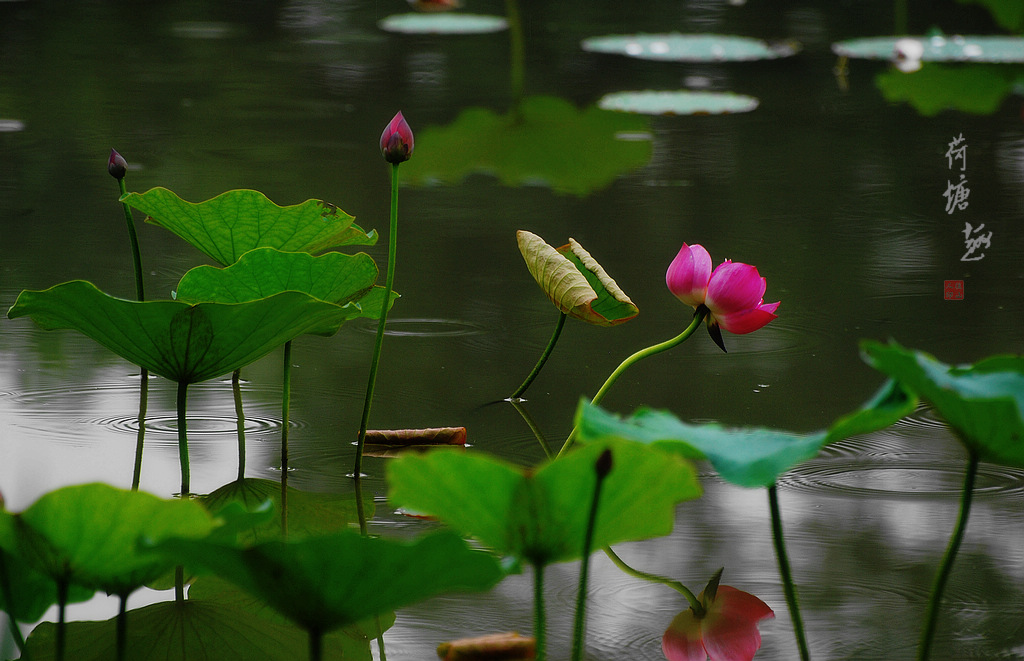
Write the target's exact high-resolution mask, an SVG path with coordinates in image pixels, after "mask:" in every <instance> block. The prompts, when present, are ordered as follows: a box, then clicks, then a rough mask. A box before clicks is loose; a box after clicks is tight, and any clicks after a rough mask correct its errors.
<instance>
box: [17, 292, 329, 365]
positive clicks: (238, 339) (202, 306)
mask: <svg viewBox="0 0 1024 661" xmlns="http://www.w3.org/2000/svg"><path fill="white" fill-rule="evenodd" d="M347 314H348V312H346V311H345V310H344V309H343V308H340V307H338V306H337V305H334V304H333V303H326V302H324V301H320V300H317V299H315V298H313V297H312V296H309V295H308V294H303V293H302V292H294V291H288V292H283V293H280V294H276V295H274V296H271V297H269V298H261V299H258V300H255V301H250V302H248V303H237V304H227V303H198V304H196V305H189V304H188V303H184V302H182V301H145V302H141V301H129V300H125V299H121V298H115V297H113V296H110V295H108V294H105V293H103V292H101V291H100V290H99V289H97V288H96V286H95V285H93V284H92V283H90V282H85V281H83V280H74V281H72V282H65V283H63V284H60V285H56V286H54V287H51V288H50V289H47V290H45V291H23V292H21V294H20V295H19V296H18V300H17V301H15V303H14V306H13V307H11V309H10V310H9V311H8V312H7V316H8V317H9V318H11V319H15V318H17V317H22V316H26V315H27V316H31V317H32V318H33V319H34V320H35V322H36V323H37V324H39V325H40V326H42V327H43V328H45V329H46V330H56V329H62V328H70V329H73V330H77V331H79V332H80V333H83V334H85V335H88V336H89V337H91V338H92V339H94V340H96V341H97V342H99V343H100V344H102V345H103V346H105V347H107V348H108V349H110V350H111V351H113V352H114V353H116V354H117V355H119V356H121V357H122V358H124V359H125V360H128V361H129V362H132V363H134V364H136V365H140V366H142V367H145V368H146V369H148V370H149V371H150V372H153V373H154V374H159V375H160V376H163V377H165V378H168V379H171V380H172V381H177V382H179V383H182V382H184V383H196V382H199V381H205V380H206V379H212V378H213V377H215V376H220V375H221V374H226V373H227V372H231V371H233V370H236V369H238V368H240V367H244V366H245V365H248V364H249V363H251V362H253V361H255V360H257V359H259V358H262V357H263V356H265V355H266V354H268V353H270V352H271V351H273V350H274V349H275V348H277V347H279V346H281V345H282V344H284V343H285V342H287V341H289V340H292V339H294V338H296V337H298V336H299V335H304V334H306V333H308V332H311V331H314V330H317V329H323V328H325V327H328V326H331V325H340V324H341V322H342V321H344V320H345V318H346V316H347Z"/></svg>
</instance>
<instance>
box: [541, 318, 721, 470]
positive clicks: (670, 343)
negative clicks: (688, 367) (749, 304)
mask: <svg viewBox="0 0 1024 661" xmlns="http://www.w3.org/2000/svg"><path fill="white" fill-rule="evenodd" d="M707 315H708V309H707V308H706V307H704V306H703V305H701V306H700V307H698V308H697V311H696V312H694V313H693V321H691V322H690V325H689V326H687V327H686V330H684V331H683V332H682V333H680V334H679V335H676V336H675V337H673V338H672V339H671V340H665V341H664V342H661V343H660V344H655V345H652V346H649V347H647V348H646V349H641V350H640V351H637V352H636V353H634V354H633V355H632V356H630V357H629V358H626V359H625V360H624V361H622V362H621V363H619V366H618V367H616V368H615V371H613V372H612V373H611V375H609V377H608V378H607V379H606V380H605V382H604V385H602V386H601V389H600V390H598V391H597V394H596V395H594V399H592V400H590V403H591V404H598V403H600V401H601V400H602V399H604V396H605V393H607V392H608V389H609V388H611V387H612V384H614V383H615V382H616V381H617V380H618V378H619V376H621V375H622V373H623V372H625V371H626V370H627V369H628V368H629V367H630V366H632V365H633V363H637V362H639V361H641V360H643V359H644V358H649V357H650V356H653V355H655V354H659V353H661V352H662V351H668V350H669V349H671V348H672V347H674V346H676V345H678V344H680V343H682V342H684V341H686V339H687V338H689V337H690V336H691V335H693V332H694V331H695V330H697V328H698V327H699V326H700V322H702V321H704V318H705V317H706V316H707ZM575 437H576V427H573V428H572V431H571V432H569V437H568V438H566V439H565V443H564V444H563V445H562V449H561V450H559V451H558V456H557V457H555V458H556V459H557V458H558V457H561V456H562V455H563V454H565V453H566V451H567V450H568V449H569V448H570V447H571V446H572V444H573V441H574V440H575Z"/></svg>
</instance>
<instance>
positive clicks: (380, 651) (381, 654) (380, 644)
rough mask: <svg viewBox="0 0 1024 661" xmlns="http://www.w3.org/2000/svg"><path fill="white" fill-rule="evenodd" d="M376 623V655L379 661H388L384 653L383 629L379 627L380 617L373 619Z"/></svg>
mask: <svg viewBox="0 0 1024 661" xmlns="http://www.w3.org/2000/svg"><path fill="white" fill-rule="evenodd" d="M374 620H375V621H376V623H377V653H378V654H377V655H378V656H379V657H380V661H388V655H387V653H385V652H384V629H383V627H381V626H380V615H377V616H375V617H374Z"/></svg>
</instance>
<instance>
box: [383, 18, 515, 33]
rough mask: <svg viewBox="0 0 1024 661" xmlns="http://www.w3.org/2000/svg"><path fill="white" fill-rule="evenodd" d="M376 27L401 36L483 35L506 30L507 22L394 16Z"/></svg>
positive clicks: (486, 19)
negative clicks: (398, 33) (401, 34)
mask: <svg viewBox="0 0 1024 661" xmlns="http://www.w3.org/2000/svg"><path fill="white" fill-rule="evenodd" d="M377 27H379V28H380V29H381V30H384V31H385V32H401V33H403V34H485V33H488V32H501V31H502V30H505V29H507V28H508V21H507V20H505V19H504V18H503V17H501V16H484V15H480V14H395V15H393V16H388V17H386V18H384V19H382V20H381V21H380V22H378V23H377Z"/></svg>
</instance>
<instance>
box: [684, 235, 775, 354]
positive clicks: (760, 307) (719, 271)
mask: <svg viewBox="0 0 1024 661" xmlns="http://www.w3.org/2000/svg"><path fill="white" fill-rule="evenodd" d="M665 284H667V285H668V289H669V291H671V292H672V293H673V294H674V295H675V296H676V298H678V299H679V300H680V301H682V302H683V303H686V304H687V305H689V306H691V307H694V308H697V307H700V306H701V305H704V306H705V307H707V309H708V320H707V323H708V332H710V333H711V337H712V338H714V339H715V342H717V343H718V345H719V346H721V347H722V348H723V349H724V348H725V347H724V346H723V344H722V342H721V332H719V330H718V327H719V326H721V327H722V328H724V329H725V330H727V331H729V332H730V333H736V334H737V335H743V334H745V333H752V332H754V331H756V330H757V329H759V328H762V327H763V326H764V325H765V324H767V323H768V322H769V321H771V320H772V319H775V318H776V317H777V316H778V315H776V314H775V310H776V309H778V307H779V302H778V301H776V302H775V303H765V302H764V292H765V288H766V287H767V282H766V281H765V279H764V278H763V277H761V274H760V273H758V272H757V267H756V266H751V265H750V264H742V263H740V262H735V263H734V262H732V261H731V260H728V259H727V260H725V261H724V262H722V263H721V264H719V265H718V266H717V267H716V268H715V270H714V271H712V270H711V255H709V254H708V251H707V250H705V249H704V247H703V246H700V245H692V246H689V245H687V244H685V243H684V244H683V247H682V248H681V249H680V250H679V254H677V255H676V258H675V259H673V260H672V263H671V264H669V267H668V271H667V272H666V273H665Z"/></svg>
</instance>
